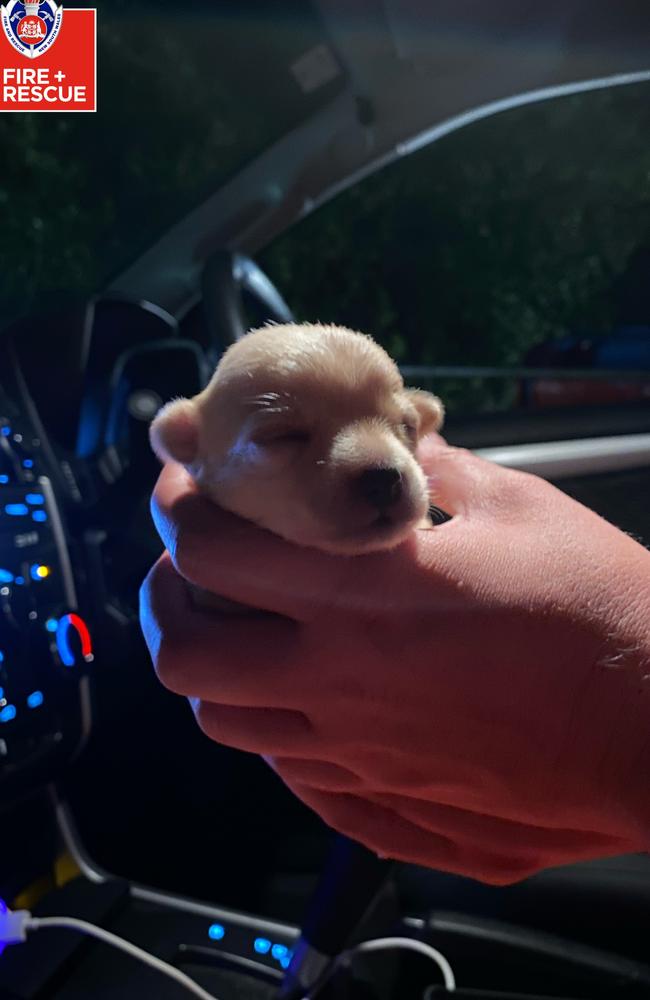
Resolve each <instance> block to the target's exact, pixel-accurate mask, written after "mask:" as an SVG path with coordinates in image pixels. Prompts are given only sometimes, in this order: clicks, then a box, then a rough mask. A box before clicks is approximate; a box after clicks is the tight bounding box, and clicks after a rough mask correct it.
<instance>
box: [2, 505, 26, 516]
mask: <svg viewBox="0 0 650 1000" xmlns="http://www.w3.org/2000/svg"><path fill="white" fill-rule="evenodd" d="M5 514H8V515H9V517H24V516H25V514H29V507H28V506H27V504H26V503H6V504H5Z"/></svg>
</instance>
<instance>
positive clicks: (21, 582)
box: [14, 576, 25, 587]
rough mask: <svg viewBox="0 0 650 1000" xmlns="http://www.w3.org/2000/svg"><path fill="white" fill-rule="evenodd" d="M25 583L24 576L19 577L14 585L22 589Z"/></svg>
mask: <svg viewBox="0 0 650 1000" xmlns="http://www.w3.org/2000/svg"><path fill="white" fill-rule="evenodd" d="M24 582H25V577H24V576H17V577H16V579H15V580H14V583H15V584H17V585H18V586H19V587H22V586H23V584H24Z"/></svg>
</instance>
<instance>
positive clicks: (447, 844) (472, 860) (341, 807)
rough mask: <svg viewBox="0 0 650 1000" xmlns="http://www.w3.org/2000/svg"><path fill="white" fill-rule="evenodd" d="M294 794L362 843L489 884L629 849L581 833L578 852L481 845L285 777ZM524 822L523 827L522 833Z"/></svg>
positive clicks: (355, 798) (505, 882) (369, 803)
mask: <svg viewBox="0 0 650 1000" xmlns="http://www.w3.org/2000/svg"><path fill="white" fill-rule="evenodd" d="M286 783H287V784H288V785H289V787H290V788H291V789H292V791H293V792H294V794H295V795H297V796H298V798H300V799H301V800H302V801H303V802H305V804H306V805H308V806H310V808H312V809H314V811H315V812H317V813H318V814H319V815H320V816H321V818H322V819H323V820H324V821H325V822H326V823H327V824H328V825H329V826H332V827H333V828H334V829H335V830H338V831H339V832H340V833H344V834H346V835H347V836H349V837H352V838H353V839H355V840H358V841H360V842H361V843H363V844H365V846H366V847H368V848H369V849H370V850H373V851H375V852H376V853H377V854H378V855H379V856H381V857H387V858H392V859H394V860H396V861H405V862H408V863H411V864H419V865H423V866H424V867H427V868H436V869H439V870H441V871H448V872H453V873H454V874H457V875H464V876H466V877H469V878H474V879H477V880H479V881H481V882H486V883H488V884H491V885H510V884H512V883H513V882H519V881H521V880H522V879H525V878H528V877H529V876H530V875H533V874H535V873H536V872H539V871H541V870H542V869H543V868H546V867H548V866H549V864H551V863H558V864H559V863H564V862H568V861H571V860H574V858H575V860H587V859H588V858H596V857H602V856H603V855H608V854H615V853H617V852H619V851H621V850H622V851H627V850H629V844H624V843H623V842H622V841H620V840H617V841H615V840H608V841H607V842H606V843H603V838H599V837H598V835H594V836H593V838H588V837H586V836H584V835H583V840H582V841H581V844H580V847H579V848H578V849H579V851H580V853H579V854H578V855H574V854H573V853H571V852H572V850H574V849H575V848H576V846H577V845H576V844H574V843H569V844H567V845H566V853H562V851H561V850H560V848H559V845H558V847H557V850H556V852H555V853H554V854H553V855H549V853H548V852H547V851H546V850H540V851H530V850H529V851H526V852H522V851H521V844H520V843H517V844H512V843H510V844H507V845H501V846H500V847H497V848H494V849H492V848H490V847H487V848H486V846H485V844H484V843H483V841H482V839H481V837H480V836H476V837H472V838H467V837H464V836H459V837H456V836H454V835H451V836H450V835H449V834H448V832H447V830H446V829H445V828H444V827H443V828H436V827H434V826H432V827H430V828H429V827H423V826H421V825H420V824H419V823H417V822H413V821H411V820H410V819H408V818H406V817H404V816H403V815H402V814H401V810H400V811H397V810H394V809H391V808H389V807H387V806H385V805H380V804H378V803H376V802H372V801H369V800H368V799H367V798H365V797H360V796H355V795H349V794H336V793H332V792H321V791H317V790H315V789H313V788H310V787H309V786H308V785H303V784H299V783H295V784H294V783H291V782H288V781H287V782H286ZM527 835H528V828H527V827H523V828H522V836H523V838H524V841H525V838H526V837H527Z"/></svg>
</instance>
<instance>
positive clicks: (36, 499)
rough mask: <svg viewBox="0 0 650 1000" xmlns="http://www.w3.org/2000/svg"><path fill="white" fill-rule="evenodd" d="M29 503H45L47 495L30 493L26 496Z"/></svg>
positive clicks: (37, 504) (36, 505) (34, 504)
mask: <svg viewBox="0 0 650 1000" xmlns="http://www.w3.org/2000/svg"><path fill="white" fill-rule="evenodd" d="M25 500H26V501H27V503H29V504H31V505H32V506H33V507H38V506H39V504H44V503H45V497H44V496H43V494H42V493H28V494H27V496H26V497H25Z"/></svg>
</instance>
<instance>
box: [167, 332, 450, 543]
mask: <svg viewBox="0 0 650 1000" xmlns="http://www.w3.org/2000/svg"><path fill="white" fill-rule="evenodd" d="M443 413H444V411H443V406H442V403H441V402H440V400H439V399H438V398H437V397H436V396H433V395H431V394H430V393H427V392H423V391H421V390H419V389H406V388H405V387H404V383H403V381H402V377H401V375H400V373H399V371H398V368H397V366H396V364H395V363H394V362H393V361H392V359H391V358H390V357H389V356H388V355H387V354H386V352H385V351H384V350H383V349H382V348H381V347H379V345H378V344H376V343H375V342H374V341H373V340H372V339H371V338H370V337H367V336H365V335H363V334H360V333H354V332H352V331H351V330H346V329H344V328H343V327H337V326H321V325H319V324H314V325H307V324H305V325H293V324H291V325H285V326H266V327H263V328H262V329H260V330H254V331H252V332H251V333H249V334H247V336H245V337H244V338H243V339H242V340H239V341H238V342H237V343H235V344H233V345H232V346H231V347H230V348H228V350H227V351H226V352H225V354H224V355H223V357H222V358H221V361H220V362H219V365H218V367H217V370H216V371H215V373H214V375H213V377H212V379H211V380H210V383H209V384H208V386H207V387H206V388H205V389H204V390H203V392H201V393H199V395H198V396H195V397H194V398H193V399H177V400H174V401H173V402H171V403H168V404H167V406H165V407H163V409H162V410H161V411H160V413H159V414H158V415H157V417H156V418H155V420H154V422H153V424H152V426H151V443H152V446H153V449H154V451H155V452H156V454H157V455H158V456H159V458H160V459H161V460H163V461H167V460H170V459H171V460H173V461H175V462H180V463H181V464H182V465H184V466H185V467H186V469H187V470H188V471H189V473H190V475H191V476H192V477H193V478H194V480H195V481H196V483H197V484H198V486H199V487H200V488H201V490H203V491H204V492H205V493H206V495H207V496H209V497H210V498H211V499H212V500H214V501H215V502H216V503H217V504H219V506H221V507H223V508H225V509H226V510H229V511H232V512H233V513H235V514H238V515H239V516H240V517H243V518H246V519H248V520H249V521H253V522H255V523H256V524H258V525H260V526H261V527H263V528H266V529H268V530H269V531H272V532H274V533H275V534H277V535H281V536H282V537H283V538H285V539H287V541H290V542H294V543H296V544H298V545H306V546H311V547H313V548H317V549H321V550H324V551H326V552H331V553H335V554H340V555H355V554H360V553H365V552H373V551H377V550H380V549H388V548H392V547H393V546H395V545H398V544H399V543H400V542H402V541H403V540H404V539H405V538H406V537H407V536H408V535H409V534H410V532H411V531H412V530H413V529H414V528H415V527H416V526H419V525H422V524H423V522H424V521H425V518H426V514H427V510H428V507H429V496H428V489H427V480H426V477H425V475H424V472H423V471H422V469H421V468H420V466H419V465H418V463H417V461H416V460H415V457H414V451H415V447H416V444H417V442H418V439H419V438H420V436H421V435H423V434H426V433H427V432H429V431H433V430H437V429H438V428H439V427H440V426H441V424H442V420H443Z"/></svg>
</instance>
